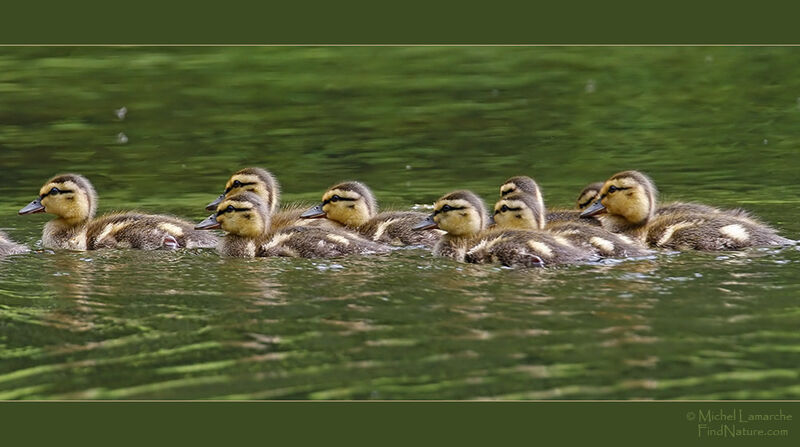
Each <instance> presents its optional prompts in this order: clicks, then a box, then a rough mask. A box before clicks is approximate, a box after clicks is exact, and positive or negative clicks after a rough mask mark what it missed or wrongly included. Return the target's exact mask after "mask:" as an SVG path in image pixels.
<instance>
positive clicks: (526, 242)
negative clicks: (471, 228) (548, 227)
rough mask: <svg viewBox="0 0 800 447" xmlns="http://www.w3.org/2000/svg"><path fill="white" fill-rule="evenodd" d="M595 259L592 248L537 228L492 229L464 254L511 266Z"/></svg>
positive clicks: (476, 260)
mask: <svg viewBox="0 0 800 447" xmlns="http://www.w3.org/2000/svg"><path fill="white" fill-rule="evenodd" d="M594 259H596V256H595V255H594V254H593V253H592V252H591V251H588V250H585V249H582V248H579V247H576V246H574V245H573V244H570V243H569V242H567V241H565V240H563V239H560V238H558V237H556V236H554V235H552V234H549V233H547V232H544V231H537V230H530V231H526V230H501V231H489V232H487V233H486V234H484V235H483V236H481V237H479V238H477V239H476V240H474V241H472V242H471V244H470V246H469V247H468V248H467V250H466V254H465V256H464V260H465V261H466V262H470V263H476V264H486V263H500V264H502V265H505V266H508V267H542V266H549V265H560V264H572V263H577V262H585V261H590V260H594Z"/></svg>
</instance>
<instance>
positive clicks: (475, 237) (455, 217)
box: [415, 191, 594, 267]
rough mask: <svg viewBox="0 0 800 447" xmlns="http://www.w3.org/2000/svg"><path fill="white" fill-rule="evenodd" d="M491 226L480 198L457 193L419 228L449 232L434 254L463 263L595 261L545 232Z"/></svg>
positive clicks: (441, 202)
mask: <svg viewBox="0 0 800 447" xmlns="http://www.w3.org/2000/svg"><path fill="white" fill-rule="evenodd" d="M488 223H489V217H488V215H487V214H486V207H485V206H484V204H483V201H482V200H481V199H480V198H479V197H478V196H477V195H475V194H474V193H472V192H471V191H455V192H452V193H450V194H447V195H445V196H443V197H441V198H440V199H439V200H437V201H436V203H435V204H434V212H433V214H431V215H430V216H428V218H427V219H425V220H423V221H422V222H420V223H419V224H417V226H416V227H415V228H416V229H419V230H426V229H432V228H440V229H442V230H444V231H446V232H447V234H445V235H444V236H442V238H441V240H440V241H439V242H438V243H437V244H436V246H435V247H434V249H433V252H434V254H436V255H439V256H446V257H450V258H453V259H455V260H457V261H461V262H471V263H478V264H483V263H490V262H499V263H501V264H503V265H506V266H510V267H515V266H522V267H536V266H543V265H549V264H564V263H571V262H578V261H584V260H589V259H593V258H594V257H593V256H592V255H591V254H590V253H589V252H587V251H586V250H580V249H578V248H576V247H573V246H572V245H570V244H568V243H566V242H565V241H563V240H558V239H557V238H556V237H554V236H553V235H552V234H549V233H546V232H543V231H520V230H487V229H486V227H487V225H488Z"/></svg>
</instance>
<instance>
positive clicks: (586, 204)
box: [578, 196, 595, 208]
mask: <svg viewBox="0 0 800 447" xmlns="http://www.w3.org/2000/svg"><path fill="white" fill-rule="evenodd" d="M594 199H595V196H592V197H590V198H589V200H587V201H585V202H583V203H579V204H578V207H579V208H586V207H587V206H589V204H590V203H592V200H594Z"/></svg>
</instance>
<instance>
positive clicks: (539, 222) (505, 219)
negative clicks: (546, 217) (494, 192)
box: [494, 199, 544, 230]
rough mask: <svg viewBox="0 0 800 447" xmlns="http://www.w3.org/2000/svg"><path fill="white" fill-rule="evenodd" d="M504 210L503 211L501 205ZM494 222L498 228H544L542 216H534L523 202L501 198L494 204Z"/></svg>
mask: <svg viewBox="0 0 800 447" xmlns="http://www.w3.org/2000/svg"><path fill="white" fill-rule="evenodd" d="M504 206H505V207H506V211H503V207H504ZM494 211H495V214H494V222H495V223H496V224H497V226H498V227H500V228H515V229H521V230H540V229H543V228H544V222H543V216H538V218H537V216H535V215H534V214H533V210H531V209H530V208H529V207H528V205H526V204H525V202H523V201H521V200H510V199H503V200H500V201H498V202H497V203H496V204H495V205H494Z"/></svg>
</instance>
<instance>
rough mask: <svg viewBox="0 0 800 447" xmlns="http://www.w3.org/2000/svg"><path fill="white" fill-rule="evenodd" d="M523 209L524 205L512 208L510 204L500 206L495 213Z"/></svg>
mask: <svg viewBox="0 0 800 447" xmlns="http://www.w3.org/2000/svg"><path fill="white" fill-rule="evenodd" d="M521 210H522V207H517V208H511V207H510V206H508V205H503V207H502V208H500V209H499V210H497V211H495V212H494V213H495V214H499V213H505V212H506V211H521Z"/></svg>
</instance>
